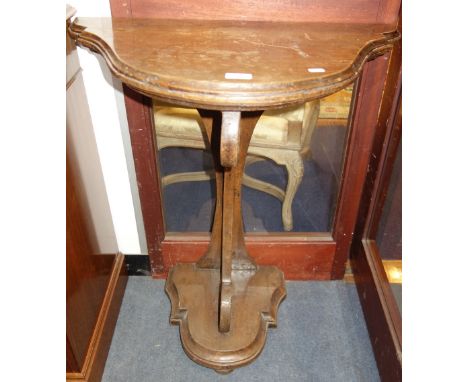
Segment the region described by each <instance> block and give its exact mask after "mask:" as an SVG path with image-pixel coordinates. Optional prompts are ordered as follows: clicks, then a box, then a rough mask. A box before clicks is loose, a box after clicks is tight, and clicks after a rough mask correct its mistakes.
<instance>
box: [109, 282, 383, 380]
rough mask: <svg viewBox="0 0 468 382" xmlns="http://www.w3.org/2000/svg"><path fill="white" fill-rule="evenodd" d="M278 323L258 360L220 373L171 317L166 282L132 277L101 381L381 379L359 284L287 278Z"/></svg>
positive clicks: (271, 331)
mask: <svg viewBox="0 0 468 382" xmlns="http://www.w3.org/2000/svg"><path fill="white" fill-rule="evenodd" d="M286 288H287V292H288V296H287V297H286V299H285V300H284V301H283V302H282V304H281V305H280V308H279V315H278V328H276V329H269V332H268V338H267V342H266V346H265V349H264V350H263V352H262V354H261V355H260V356H259V358H258V359H257V360H256V361H254V362H253V363H252V364H250V365H248V366H246V367H243V368H240V369H237V370H235V371H234V372H233V373H231V374H229V375H226V376H222V375H219V374H216V373H215V372H214V371H212V370H210V369H207V368H204V367H201V366H199V365H197V364H195V363H194V362H192V361H191V360H190V359H189V358H188V357H187V356H186V355H185V353H184V351H183V349H182V346H181V344H180V340H179V329H178V327H177V326H172V325H170V324H169V310H170V304H169V299H168V297H167V296H166V294H165V293H164V282H163V281H159V280H158V281H156V280H153V279H151V278H150V277H144V276H132V277H130V278H129V281H128V284H127V289H126V292H125V296H124V300H123V303H122V307H121V310H120V316H119V319H118V322H117V327H116V329H115V333H114V337H113V340H112V345H111V349H110V352H109V356H108V359H107V364H106V368H105V371H104V376H103V379H102V380H103V382H120V381H122V382H123V381H125V382H133V381H135V382H146V381H148V382H149V381H151V382H154V381H164V382H166V381H193V382H196V381H200V382H201V381H204V382H205V381H225V382H232V381H242V382H249V381H259V382H260V381H291V382H294V381H317V382H322V381H324V382H325V381H333V382H340V381H346V382H353V381H356V382H357V381H359V382H366V381H379V380H380V379H379V375H378V371H377V367H376V364H375V360H374V356H373V353H372V348H371V344H370V341H369V337H368V333H367V329H366V326H365V323H364V317H363V315H362V311H361V307H360V304H359V299H358V296H357V293H356V289H355V286H354V284H346V283H343V282H339V281H333V282H331V281H327V282H287V286H286Z"/></svg>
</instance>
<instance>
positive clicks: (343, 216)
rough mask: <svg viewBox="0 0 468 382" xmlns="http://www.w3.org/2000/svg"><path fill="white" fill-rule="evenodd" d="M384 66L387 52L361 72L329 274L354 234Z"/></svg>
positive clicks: (340, 269)
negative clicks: (334, 251)
mask: <svg viewBox="0 0 468 382" xmlns="http://www.w3.org/2000/svg"><path fill="white" fill-rule="evenodd" d="M387 70H388V56H387V55H386V56H383V57H379V58H377V59H376V60H374V61H372V62H369V63H368V64H367V65H366V68H365V69H364V72H363V74H362V78H361V82H360V84H359V86H358V87H357V89H358V96H357V101H356V102H357V104H356V106H355V109H354V111H353V116H352V122H351V130H350V132H349V136H348V142H347V145H346V154H345V163H344V165H343V168H344V170H343V181H342V184H341V190H340V193H339V196H338V204H337V212H336V218H335V223H334V227H333V237H334V238H335V239H336V241H337V248H336V255H335V258H334V266H333V274H332V278H334V279H342V278H343V276H344V272H345V263H346V260H347V258H348V255H349V248H350V245H351V240H352V238H353V235H354V225H355V223H356V218H357V213H358V208H359V202H360V198H361V192H362V190H363V187H364V182H365V179H366V174H367V170H368V164H369V160H370V154H371V149H372V143H373V140H374V134H375V130H376V129H375V127H376V125H377V121H378V118H379V106H380V100H381V99H382V93H383V89H384V85H385V82H384V79H385V77H386V73H387Z"/></svg>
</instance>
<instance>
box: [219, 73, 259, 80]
mask: <svg viewBox="0 0 468 382" xmlns="http://www.w3.org/2000/svg"><path fill="white" fill-rule="evenodd" d="M224 78H225V79H226V80H251V79H252V78H253V75H252V74H251V73H224Z"/></svg>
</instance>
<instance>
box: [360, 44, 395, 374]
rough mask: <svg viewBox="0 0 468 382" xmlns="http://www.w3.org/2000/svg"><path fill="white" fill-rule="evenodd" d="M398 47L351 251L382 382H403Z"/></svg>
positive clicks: (392, 65)
mask: <svg viewBox="0 0 468 382" xmlns="http://www.w3.org/2000/svg"><path fill="white" fill-rule="evenodd" d="M400 47H401V45H400V44H399V45H398V46H397V47H396V48H395V51H394V55H393V57H392V60H393V63H391V64H390V67H391V69H392V67H393V72H392V74H391V75H390V77H389V83H388V86H387V88H386V94H385V95H384V99H385V102H384V103H383V104H382V108H383V109H384V111H385V110H386V109H388V110H389V111H388V113H387V115H389V118H387V119H383V118H382V119H381V120H380V121H379V126H380V128H381V129H380V131H381V134H379V135H378V136H377V139H376V141H375V142H374V149H373V160H372V161H371V163H370V166H369V173H368V176H367V179H366V184H365V190H364V193H363V197H362V199H361V204H360V210H359V215H358V222H357V225H356V232H355V233H356V234H355V237H354V239H353V243H352V247H351V264H352V267H353V272H354V278H355V281H356V285H357V288H358V292H359V297H360V300H361V305H362V308H363V311H364V316H365V319H366V323H367V327H368V330H369V336H370V338H371V343H372V346H373V349H374V354H375V358H376V361H377V365H378V368H379V372H380V375H381V378H382V380H383V381H398V380H401V372H402V371H401V370H402V369H401V367H402V366H401V360H402V320H401V311H402V306H401V301H402V298H401V296H402V231H401V227H402V225H401V218H402V188H401V186H402V182H401V179H402V178H401V174H402V168H401V165H402V150H401V147H402V140H401V131H402V116H401V115H402V108H401V64H400V63H401V61H400V63H399V62H398V61H399V60H401V56H400V55H401V49H400ZM395 61H396V62H395ZM395 66H396V68H395Z"/></svg>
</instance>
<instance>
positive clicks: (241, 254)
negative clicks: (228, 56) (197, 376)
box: [166, 110, 286, 373]
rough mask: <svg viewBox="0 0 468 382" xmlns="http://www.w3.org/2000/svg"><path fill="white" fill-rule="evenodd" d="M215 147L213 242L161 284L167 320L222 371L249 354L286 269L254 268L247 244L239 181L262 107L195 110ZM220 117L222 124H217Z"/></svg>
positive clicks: (262, 333)
mask: <svg viewBox="0 0 468 382" xmlns="http://www.w3.org/2000/svg"><path fill="white" fill-rule="evenodd" d="M200 115H201V116H202V119H203V122H204V125H205V129H206V132H207V136H208V137H209V140H210V144H211V146H212V153H213V161H214V167H215V172H216V209H215V217H214V224H213V229H212V235H211V241H210V245H209V248H208V250H207V252H206V253H205V255H204V256H203V257H202V258H201V259H200V260H199V261H198V262H197V263H195V264H193V263H192V264H177V265H176V266H175V267H173V268H172V269H171V270H170V272H169V276H168V279H167V282H166V291H167V293H168V295H169V297H170V299H171V304H172V309H171V322H172V323H174V324H178V325H180V334H181V340H182V344H183V347H184V349H185V351H186V353H187V354H188V356H189V357H190V358H192V359H193V360H194V361H195V362H198V363H200V364H201V365H203V366H207V367H210V368H212V369H214V370H216V371H218V372H221V373H227V372H230V371H232V370H233V369H234V368H236V367H239V366H242V365H245V364H247V363H249V362H251V361H252V360H254V359H255V358H256V357H257V356H258V355H259V354H260V352H261V350H262V349H263V346H264V344H265V339H266V331H267V328H268V327H269V326H275V325H276V313H277V310H278V306H279V303H280V302H281V300H282V299H283V298H284V297H285V296H286V289H285V285H284V277H283V273H282V272H281V271H280V270H278V269H277V268H276V267H270V266H257V265H256V264H255V262H254V261H253V260H252V259H251V258H250V256H249V255H248V253H247V251H246V248H245V242H244V229H243V222H242V210H241V187H242V177H243V172H244V167H245V161H246V155H247V149H248V145H249V142H250V138H251V136H252V132H253V130H254V128H255V124H256V123H257V121H258V119H259V118H260V115H261V112H242V113H241V112H222V121H220V119H219V112H210V111H206V110H200ZM220 122H221V126H219V124H220Z"/></svg>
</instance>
